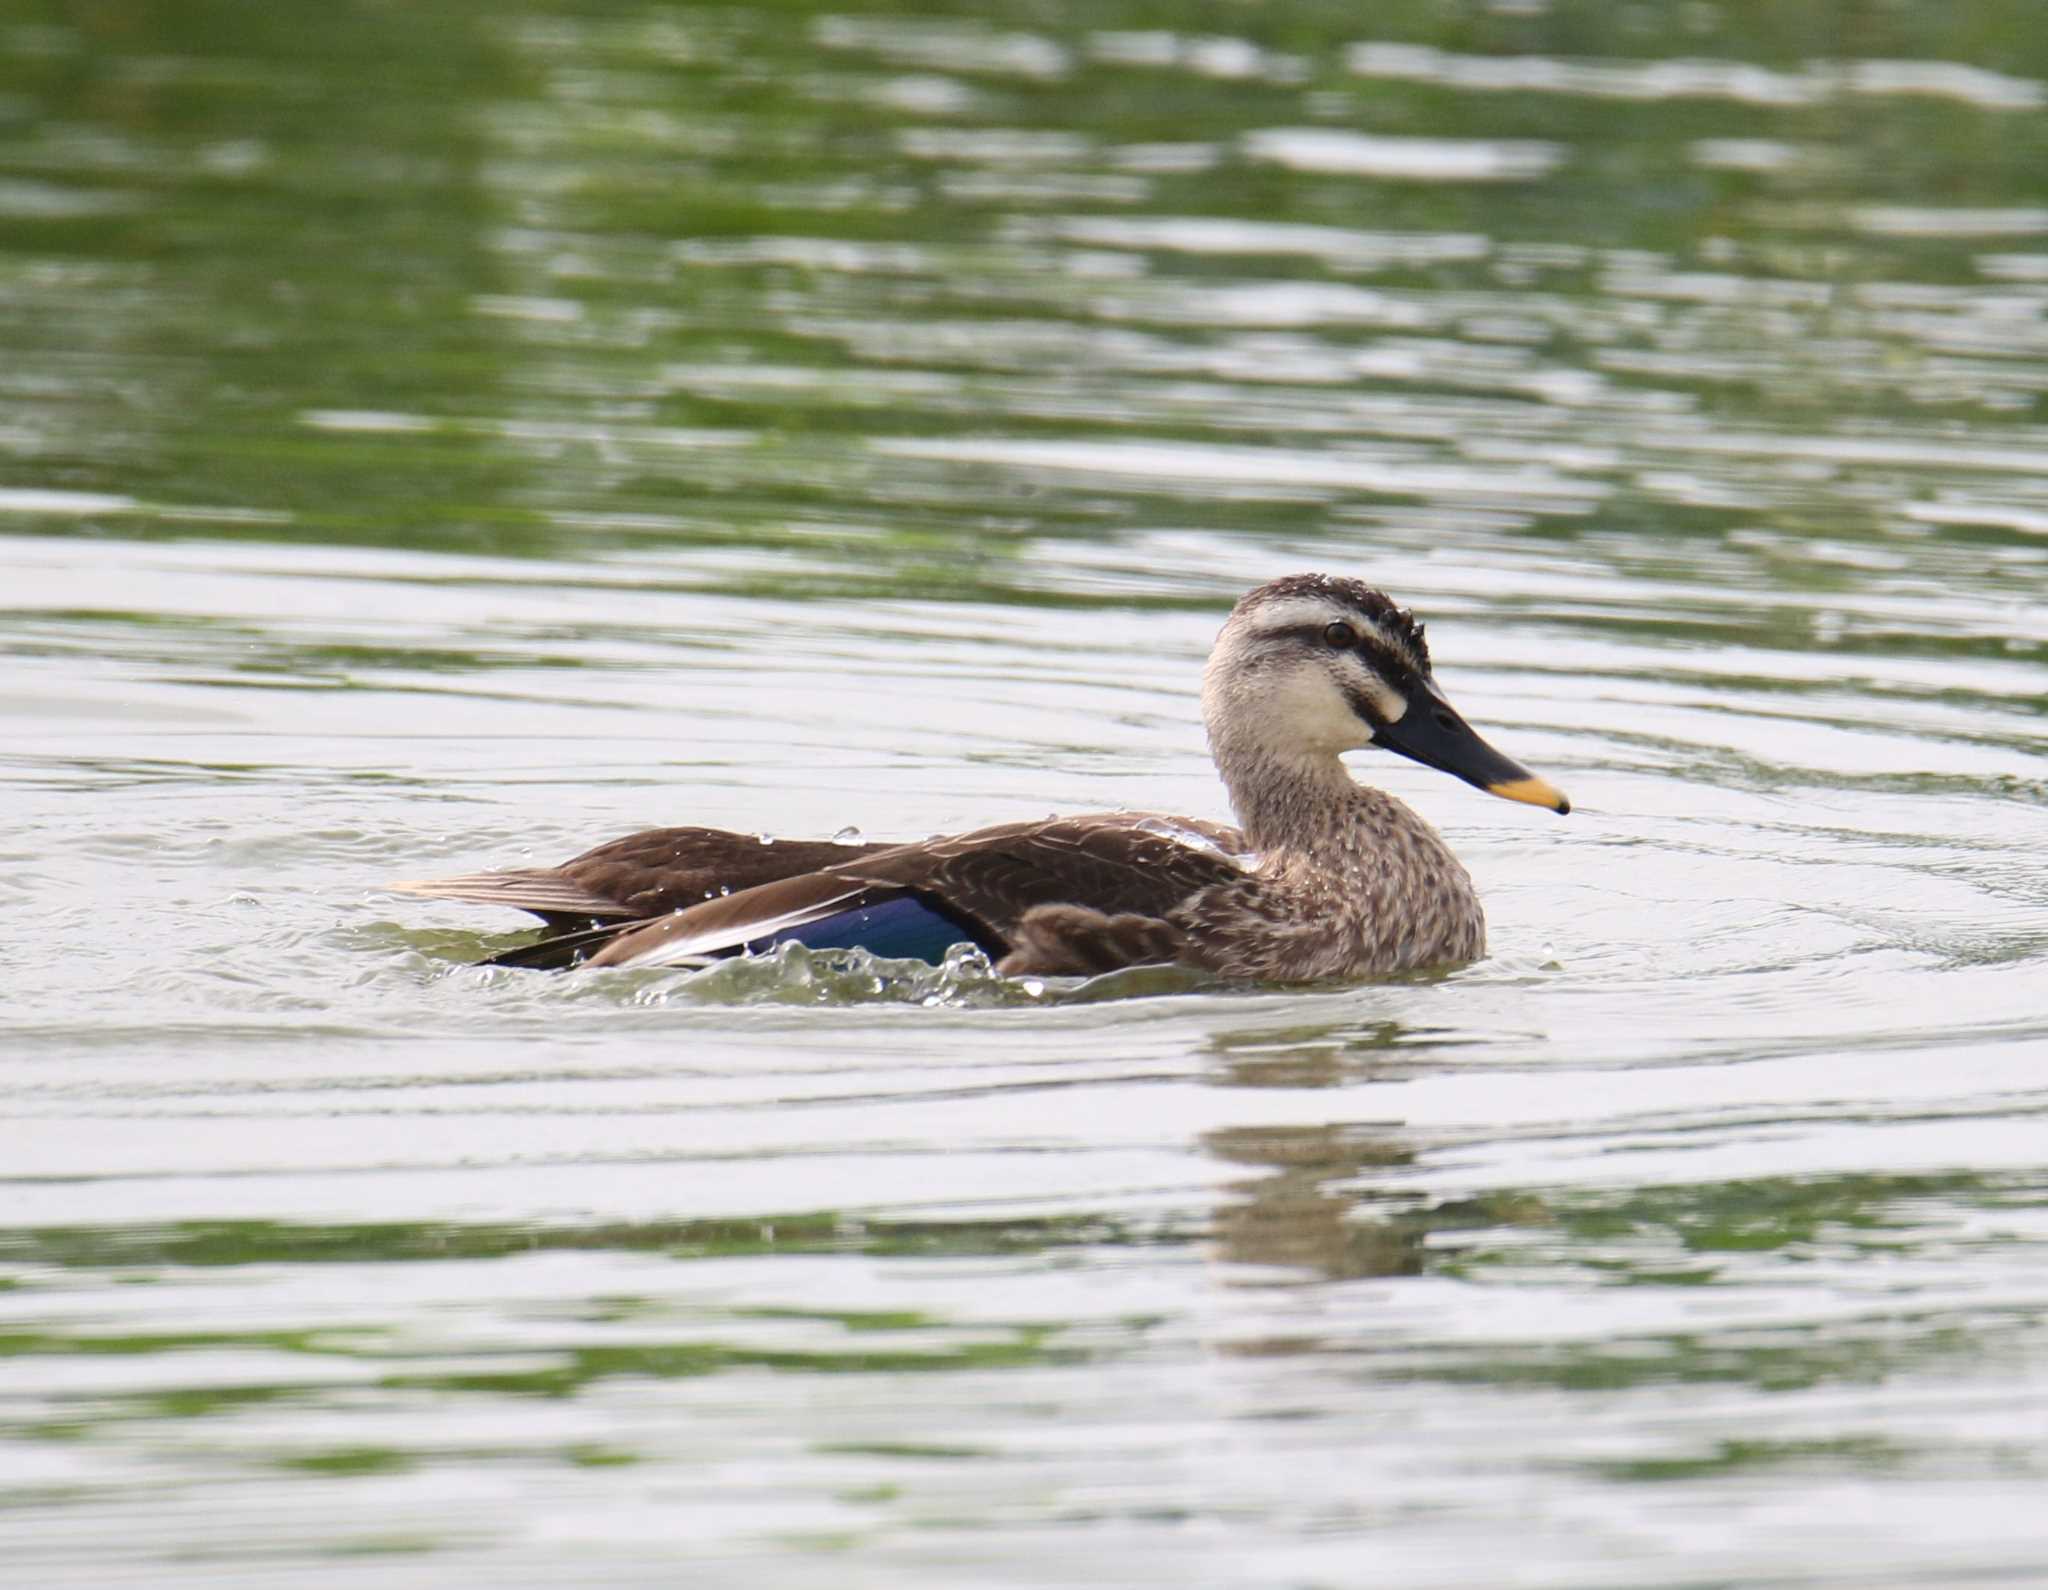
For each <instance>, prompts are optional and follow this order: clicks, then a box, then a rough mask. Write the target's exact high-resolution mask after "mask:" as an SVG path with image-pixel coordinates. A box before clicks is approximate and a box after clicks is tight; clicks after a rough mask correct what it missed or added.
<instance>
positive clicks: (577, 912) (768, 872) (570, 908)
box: [388, 828, 890, 929]
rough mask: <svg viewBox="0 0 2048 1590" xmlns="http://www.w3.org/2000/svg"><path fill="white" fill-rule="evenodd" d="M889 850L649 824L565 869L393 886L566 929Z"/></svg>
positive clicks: (657, 910) (635, 916)
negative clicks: (511, 910)
mask: <svg viewBox="0 0 2048 1590" xmlns="http://www.w3.org/2000/svg"><path fill="white" fill-rule="evenodd" d="M889 848H890V846H888V845H887V844H863V845H843V844H837V843H834V842H832V841H829V840H810V839H761V838H759V837H757V836H756V835H753V834H736V833H732V832H729V831H728V830H726V829H723V828H650V829H647V830H646V831H645V832H643V833H637V834H628V835H627V836H626V837H625V838H623V839H614V840H612V841H610V842H609V843H607V844H602V845H599V846H597V847H596V848H595V849H594V850H586V851H584V852H583V854H582V855H580V856H577V857H575V858H573V859H572V860H569V861H565V862H563V863H562V864H561V865H560V866H559V867H521V868H516V869H512V870H508V871H504V872H472V873H468V874H465V875H464V876H462V877H459V878H427V879H421V880H416V881H408V882H404V883H394V884H390V885H388V887H389V888H391V889H393V890H395V891H396V892H398V893H401V894H417V895H425V896H427V897H429V898H431V899H436V900H464V901H468V902H470V903H472V904H475V905H506V906H514V907H516V908H518V909H519V910H522V911H531V912H533V913H534V915H536V916H538V917H541V918H543V919H544V920H545V921H546V922H547V924H548V926H550V927H552V928H560V929H568V928H578V927H582V926H585V925H587V924H595V923H602V922H615V923H616V922H630V921H639V920H641V919H644V918H647V917H653V916H660V915H662V914H663V913H664V912H668V911H675V910H680V909H681V908H682V907H684V906H691V905H697V904H700V903H701V902H703V901H706V900H711V899H716V898H718V897H719V896H721V895H724V894H736V893H738V892H739V891H740V890H742V889H751V888H754V887H755V886H757V885H759V884H763V883H772V882H773V881H775V880H776V879H778V878H791V877H799V876H801V875H803V874H805V873H809V872H816V871H818V870H819V869H820V868H823V867H831V866H835V865H837V864H839V863H842V862H848V861H855V860H858V859H859V858H860V857H862V856H866V855H872V854H874V853H876V852H878V851H883V850H887V849H889Z"/></svg>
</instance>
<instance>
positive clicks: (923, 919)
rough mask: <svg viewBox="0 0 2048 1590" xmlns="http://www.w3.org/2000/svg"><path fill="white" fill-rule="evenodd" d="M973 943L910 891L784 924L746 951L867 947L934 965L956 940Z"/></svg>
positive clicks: (967, 934) (955, 923) (970, 936)
mask: <svg viewBox="0 0 2048 1590" xmlns="http://www.w3.org/2000/svg"><path fill="white" fill-rule="evenodd" d="M974 942H976V938H975V935H974V934H973V933H972V932H970V931H969V930H968V929H967V928H966V927H965V926H963V925H962V924H961V923H960V922H958V921H956V920H955V919H954V918H952V917H950V916H948V915H946V913H945V912H943V911H939V910H936V909H934V908H933V907H931V906H929V905H926V904H925V903H924V902H923V901H922V900H919V899H916V898H915V897H913V896H911V895H907V894H906V895H900V896H898V897H897V898H896V899H893V900H882V901H878V902H876V903H875V904H872V905H857V906H854V907H852V908H851V909H850V910H846V911H835V912H833V913H832V915H830V916H828V917H820V918H819V919H818V920H817V921H815V922H807V923H805V924H804V925H803V926H802V927H793V928H785V929H784V930H783V931H782V932H780V933H776V934H774V935H772V936H770V937H768V938H763V939H755V940H753V941H752V942H751V943H749V944H748V945H747V948H748V949H749V950H753V951H760V950H767V949H772V948H774V947H775V946H776V945H777V944H804V945H808V946H809V947H810V948H812V949H814V950H854V949H859V950H866V951H868V952H869V953H870V954H873V955H880V956H884V957H886V958H888V959H890V960H904V961H929V962H931V964H932V965H934V966H936V965H938V964H939V963H940V962H941V961H943V960H944V959H945V958H946V951H948V950H949V949H951V948H952V947H953V946H954V945H955V944H968V943H974Z"/></svg>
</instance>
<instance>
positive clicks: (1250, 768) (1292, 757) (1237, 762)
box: [1211, 735, 1405, 859]
mask: <svg viewBox="0 0 2048 1590" xmlns="http://www.w3.org/2000/svg"><path fill="white" fill-rule="evenodd" d="M1211 748H1212V750H1213V751H1214V752H1215V756H1216V771H1217V772H1218V773H1220V774H1221V775H1222V776H1223V786H1224V788H1225V789H1227V790H1228V791H1229V792H1230V805H1231V809H1232V810H1233V811H1235V812H1236V813H1237V822H1238V826H1239V827H1240V828H1242V829H1243V830H1244V836H1245V840H1246V842H1247V843H1248V844H1249V845H1250V847H1251V848H1252V849H1254V850H1260V851H1272V850H1294V851H1303V852H1306V853H1308V854H1310V855H1313V856H1317V857H1322V858H1326V859H1335V858H1336V857H1338V856H1342V855H1345V854H1348V853H1349V852H1350V851H1351V850H1352V849H1353V848H1354V847H1355V846H1356V844H1357V842H1358V839H1357V836H1358V828H1359V823H1360V819H1361V818H1362V817H1364V816H1365V815H1366V813H1367V811H1368V810H1369V809H1371V808H1373V807H1376V806H1378V805H1380V804H1382V803H1384V804H1386V805H1388V806H1398V805H1399V803H1398V802H1396V801H1395V800H1394V798H1393V797H1392V796H1391V795H1387V794H1384V793H1383V792H1381V791H1379V790H1376V789H1371V788H1368V787H1367V786H1365V785H1362V784H1360V783H1358V782H1357V781H1356V780H1355V779H1353V778H1352V776H1351V775H1350V774H1349V773H1348V772H1346V771H1345V768H1344V764H1343V763H1342V762H1341V761H1339V760H1338V759H1337V754H1336V753H1335V752H1334V751H1320V752H1319V751H1307V750H1299V751H1296V750H1290V751H1289V752H1288V753H1286V754H1284V755H1283V754H1281V753H1278V752H1276V751H1275V750H1274V749H1273V748H1272V747H1271V746H1269V745H1265V744H1261V743H1259V742H1258V741H1257V740H1239V739H1236V738H1234V737H1232V736H1228V735H1219V736H1215V737H1213V740H1212V746H1211ZM1403 810H1405V808H1403Z"/></svg>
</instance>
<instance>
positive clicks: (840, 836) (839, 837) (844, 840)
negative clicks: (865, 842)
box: [832, 823, 860, 845]
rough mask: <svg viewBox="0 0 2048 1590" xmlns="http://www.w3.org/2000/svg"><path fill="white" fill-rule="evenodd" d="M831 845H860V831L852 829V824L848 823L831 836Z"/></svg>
mask: <svg viewBox="0 0 2048 1590" xmlns="http://www.w3.org/2000/svg"><path fill="white" fill-rule="evenodd" d="M832 843H833V844H835V845H857V844H859V843H860V830H859V829H858V828H856V827H854V826H853V824H852V823H848V824H847V825H846V826H845V827H844V828H842V829H840V830H839V832H838V833H836V834H834V835H833V836H832Z"/></svg>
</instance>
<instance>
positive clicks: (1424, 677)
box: [392, 574, 1571, 982]
mask: <svg viewBox="0 0 2048 1590" xmlns="http://www.w3.org/2000/svg"><path fill="white" fill-rule="evenodd" d="M1202 716H1203V719H1204V722H1205V723H1206V725H1207V727H1208V731H1209V746H1210V750H1211V752H1212V754H1213V755H1214V757H1215V760H1216V770H1217V772H1218V773H1219V774H1220V775H1221V776H1222V779H1223V785H1224V788H1225V790H1227V791H1228V793H1229V796H1230V804H1231V807H1232V809H1233V810H1234V811H1235V812H1236V814H1237V819H1238V826H1237V827H1235V828H1232V827H1229V826H1227V825H1225V824H1222V823H1214V822H1207V821H1203V820H1200V819H1196V818H1188V817H1168V816H1164V815H1160V814H1153V813H1144V812H1114V813H1103V814H1099V815H1094V816H1086V817H1055V818H1051V819H1047V820H1044V821H1038V822H1023V823H1005V824H1002V825H1000V826H997V827H994V828H982V829H977V830H975V831H974V832H972V833H966V834H954V835H946V836H942V837H938V838H933V839H925V840H919V841H916V842H914V843H911V844H903V845H889V844H838V843H828V842H819V841H805V840H762V839H758V838H756V837H755V836H754V835H752V834H736V833H728V832H725V831H723V830H720V829H714V828H657V829H651V830H649V831H648V832H645V833H640V834H633V835H630V836H628V837H627V838H624V839H616V840H613V841H612V842H611V843H609V844H605V845H600V846H598V847H597V848H596V849H595V850H590V851H586V852H585V853H584V854H582V855H580V856H577V857H576V858H575V859H573V860H571V861H567V862H564V863H563V864H562V865H561V866H559V867H542V868H531V869H525V870H521V871H511V872H486V873H475V874H471V875H469V876H467V877H460V878H442V879H431V880H427V881H424V882H414V883H401V884H395V885H393V886H392V887H393V888H395V889H398V890H402V891H404V892H407V893H410V894H419V895H429V896H433V897H436V898H440V899H451V900H467V901H478V902H482V903H486V904H492V905H510V906H517V907H519V908H521V909H523V910H526V911H531V912H533V913H534V914H535V915H537V916H539V917H541V918H542V919H543V920H544V921H546V923H547V924H548V926H549V927H550V928H552V929H555V930H556V931H555V933H554V935H553V936H552V937H549V938H545V939H543V940H541V941H539V942H538V943H536V944H533V945H528V946H524V947H522V948H520V949H515V950H511V951H508V952H506V953H504V954H501V955H498V956H495V957H493V958H492V962H491V963H490V964H497V965H511V966H535V967H564V966H572V965H578V964H581V965H587V966H650V965H656V966H664V965H698V964H702V963H704V962H707V961H709V960H712V959H716V958H720V957H724V956H730V955H736V954H742V953H747V952H753V951H760V950H764V949H768V948H771V947H773V946H775V945H777V944H782V943H786V942H791V941H795V942H798V943H803V944H807V945H810V946H811V947H812V948H814V949H828V948H852V947H856V946H857V947H861V948H866V949H869V950H872V951H873V952H875V953H876V954H880V955H892V956H909V957H915V958H919V959H924V960H930V961H938V960H941V959H943V957H944V955H945V953H946V951H947V949H948V948H949V947H950V946H952V945H954V944H957V943H973V944H977V945H979V946H980V947H981V948H982V949H983V950H984V951H986V952H987V954H988V956H989V958H990V959H991V960H993V961H994V962H995V964H996V967H997V969H998V970H999V971H1000V972H1002V973H1003V974H1005V975H1007V976H1059V975H1090V974H1094V973H1099V972H1107V971H1113V970H1116V969H1117V968H1120V967H1125V966H1135V965H1144V964H1151V963H1158V962H1179V963H1182V964H1184V965H1188V966H1192V967H1196V968H1199V969H1201V970H1205V971H1208V972H1212V973H1215V974H1218V975H1220V976H1223V977H1226V978H1232V979H1244V980H1258V981H1280V982H1305V981H1313V980H1319V979H1324V978H1347V977H1364V976H1373V975H1378V974H1384V973H1390V972H1402V971H1411V970H1415V969H1417V968H1422V967H1431V966H1444V965H1451V964H1455V963H1458V962H1463V961H1470V960H1473V959H1476V958H1477V957H1478V956H1480V955H1482V954H1483V953H1484V952H1485V945H1486V927H1485V917H1484V915H1483V913H1482V912H1481V910H1480V906H1479V896H1478V894H1477V893H1476V892H1475V890H1474V889H1473V887H1472V880H1471V878H1470V876H1468V875H1467V873H1466V871H1465V869H1464V867H1463V866H1461V865H1460V864H1459V862H1458V858H1457V857H1456V856H1454V855H1452V854H1451V851H1450V847H1449V846H1447V845H1446V844H1445V843H1444V841H1443V839H1442V838H1441V837H1440V836H1439V835H1438V833H1437V831H1436V830H1435V829H1434V828H1432V827H1431V826H1430V825H1429V824H1428V823H1426V822H1424V821H1423V820H1422V818H1420V817H1418V816H1417V815H1416V814H1415V813H1414V812H1413V811H1411V810H1410V809H1409V808H1408V807H1407V806H1405V805H1403V804H1402V803H1401V802H1400V801H1398V800H1396V799H1394V797H1393V796H1391V795H1388V794H1386V793H1385V792H1384V791H1382V790H1377V789H1374V788H1372V787H1371V786H1369V785H1363V784H1360V783H1358V782H1357V781H1356V780H1354V779H1353V778H1352V777H1351V775H1350V773H1349V772H1347V771H1346V769H1345V767H1344V764H1343V763H1342V762H1341V761H1340V760H1339V757H1340V756H1341V754H1342V753H1343V752H1346V751H1353V750H1360V749H1363V748H1365V747H1367V746H1379V747H1383V748H1384V749H1386V750H1390V751H1397V752H1399V753H1400V754H1401V755H1403V756H1407V757H1411V758H1413V759H1414V760H1415V761H1418V762H1421V763H1423V764H1424V765H1425V766H1428V767H1434V768H1439V769H1441V770H1442V771H1444V772H1446V773H1450V774H1452V775H1453V776H1455V777H1457V778H1461V779H1463V780H1465V781H1466V782H1467V783H1469V784H1473V785H1476V786H1478V787H1479V788H1480V789H1483V790H1486V791H1487V792H1488V793H1489V794H1493V795H1499V796H1502V797H1505V798H1506V799H1508V800H1514V801H1526V802H1528V803H1530V804H1532V805H1537V806H1547V807H1549V808H1550V809H1551V810H1552V811H1555V812H1559V813H1564V812H1568V811H1570V810H1571V804H1570V802H1568V801H1567V800H1566V799H1565V797H1564V796H1563V794H1561V793H1560V792H1559V791H1558V790H1556V789H1555V788H1553V787H1552V786H1551V785H1549V784H1547V783H1545V782H1544V781H1543V780H1542V779H1540V778H1537V777H1535V776H1534V775H1533V774H1531V773H1530V772H1528V771H1527V770H1526V769H1525V768H1523V767H1521V766H1520V765H1518V764H1517V763H1515V762H1513V761H1510V760H1509V759H1508V758H1507V757H1505V756H1503V755H1502V754H1501V753H1500V752H1498V751H1496V750H1495V749H1494V748H1493V747H1492V746H1490V745H1488V744H1487V743H1486V742H1485V741H1484V740H1482V739H1481V738H1480V737H1479V735H1478V734H1477V733H1475V732H1474V731H1473V729H1472V728H1471V726H1470V725H1469V724H1467V723H1466V722H1465V720H1464V719H1463V718H1462V717H1460V716H1459V715H1458V712H1457V710H1456V709H1455V708H1453V707H1452V706H1451V704H1450V702H1449V701H1448V700H1447V699H1445V697H1444V694H1443V692H1442V691H1441V690H1440V689H1439V688H1438V687H1437V683H1436V678H1435V675H1434V673H1433V672H1432V670H1431V666H1430V659H1429V646H1428V644H1427V642H1426V641H1425V639H1424V636H1423V627H1422V625H1421V624H1419V623H1417V622H1416V621H1415V617H1414V615H1413V614H1412V613H1411V612H1409V611H1408V610H1406V609H1404V608H1401V607H1398V606H1396V605H1395V603H1394V602H1393V601H1392V600H1391V599H1390V598H1388V597H1387V596H1386V595H1385V594H1384V593H1383V592H1381V591H1378V590H1375V589H1374V588H1373V587H1371V586H1369V585H1366V584H1364V583H1363V582H1361V581H1358V580H1354V579H1347V578H1343V577H1340V576H1335V575H1328V574H1297V575H1290V576H1288V577H1286V578H1284V579H1279V580H1274V581H1272V582H1270V583H1269V584H1266V585H1261V586H1260V587H1258V589H1256V590H1254V591H1252V592H1250V593H1249V594H1247V595H1246V596H1245V597H1244V598H1243V599H1242V600H1241V601H1239V602H1238V604H1237V606H1236V607H1235V608H1234V609H1232V611H1231V614H1230V618H1229V620H1228V621H1227V622H1226V623H1225V624H1224V626H1223V631H1222V633H1221V634H1220V635H1219V636H1218V637H1217V640H1216V646H1215V649H1214V650H1213V651H1212V652H1211V653H1210V656H1209V663H1208V667H1207V669H1206V670H1205V671H1204V673H1203V677H1202Z"/></svg>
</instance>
